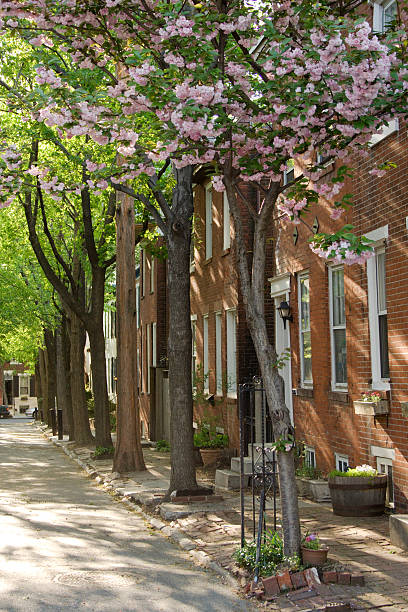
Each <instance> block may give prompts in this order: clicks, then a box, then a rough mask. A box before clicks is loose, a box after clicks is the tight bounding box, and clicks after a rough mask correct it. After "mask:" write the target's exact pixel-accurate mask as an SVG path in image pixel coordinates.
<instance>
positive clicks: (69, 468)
mask: <svg viewBox="0 0 408 612" xmlns="http://www.w3.org/2000/svg"><path fill="white" fill-rule="evenodd" d="M0 466H1V477H0V478H1V480H0V482H1V485H0V612H20V611H25V612H28V611H29V612H37V611H38V612H39V611H41V612H42V611H47V610H50V611H53V612H56V611H59V610H61V611H62V610H64V611H65V610H78V609H79V610H82V609H83V610H94V611H98V612H99V611H101V612H102V611H109V612H127V611H139V610H141V611H142V610H143V611H144V612H145V611H146V612H150V611H152V612H155V611H159V610H163V611H164V610H165V611H166V612H183V611H187V610H188V611H197V612H204V611H220V612H221V611H223V612H224V611H225V610H230V611H233V612H244V611H247V612H249V610H251V609H253V607H252V604H251V603H250V602H247V601H243V600H241V599H240V598H238V597H237V595H236V594H235V593H234V592H232V590H231V589H230V588H229V587H228V586H226V585H225V584H224V582H223V580H222V578H221V577H220V576H219V575H216V574H214V573H213V572H211V571H209V570H207V571H206V570H204V569H201V568H198V567H196V566H195V565H193V564H192V562H191V561H190V559H189V557H188V553H187V552H185V551H183V550H181V549H180V548H179V547H177V546H175V545H174V544H172V543H171V542H170V541H169V540H168V539H166V538H165V537H164V536H163V535H162V533H160V532H158V531H154V530H152V529H151V528H149V525H148V524H147V522H146V520H145V519H144V517H143V515H142V514H141V513H140V512H138V511H137V510H134V509H129V508H128V507H126V506H124V505H123V504H120V503H118V502H117V501H115V500H114V499H113V498H112V497H111V496H110V495H107V493H106V492H105V491H103V490H102V489H101V487H100V486H99V485H98V484H97V483H96V481H94V480H90V479H89V478H86V477H85V474H84V472H83V471H82V470H81V468H80V467H78V465H76V464H74V463H73V462H72V461H70V459H69V458H68V457H67V456H65V455H64V454H63V453H62V452H60V451H59V450H58V449H57V448H55V446H53V445H52V444H51V443H50V442H49V441H48V440H47V439H45V438H44V437H43V436H42V434H41V432H40V431H39V430H38V429H37V428H36V427H33V426H32V425H30V424H29V422H28V421H24V420H18V421H17V420H16V421H12V420H3V421H0Z"/></svg>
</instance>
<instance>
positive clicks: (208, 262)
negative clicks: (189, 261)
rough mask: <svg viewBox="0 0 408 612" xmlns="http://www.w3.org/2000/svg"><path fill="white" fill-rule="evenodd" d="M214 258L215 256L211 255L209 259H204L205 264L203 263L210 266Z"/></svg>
mask: <svg viewBox="0 0 408 612" xmlns="http://www.w3.org/2000/svg"><path fill="white" fill-rule="evenodd" d="M212 259H213V258H212V255H211V257H209V258H208V259H206V260H205V261H204V264H203V265H204V266H208V264H210V263H211V262H212Z"/></svg>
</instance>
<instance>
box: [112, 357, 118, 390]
mask: <svg viewBox="0 0 408 612" xmlns="http://www.w3.org/2000/svg"><path fill="white" fill-rule="evenodd" d="M116 372H117V370H116V357H112V359H111V380H112V393H113V394H115V393H116Z"/></svg>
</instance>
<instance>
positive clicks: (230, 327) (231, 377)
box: [226, 308, 237, 398]
mask: <svg viewBox="0 0 408 612" xmlns="http://www.w3.org/2000/svg"><path fill="white" fill-rule="evenodd" d="M226 323H227V326H226V327H227V397H231V398H236V397H237V339H236V329H237V311H236V309H235V308H230V309H228V310H226Z"/></svg>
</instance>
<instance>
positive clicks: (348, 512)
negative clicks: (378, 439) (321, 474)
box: [329, 465, 387, 516]
mask: <svg viewBox="0 0 408 612" xmlns="http://www.w3.org/2000/svg"><path fill="white" fill-rule="evenodd" d="M329 489H330V496H331V500H332V506H333V512H334V514H339V515H340V516H378V515H380V514H383V512H384V509H385V495H386V492H387V475H386V474H378V472H377V470H375V469H374V468H372V467H371V466H370V465H360V466H358V467H356V468H354V469H351V468H349V469H348V471H347V472H339V471H338V470H333V471H332V472H330V474H329Z"/></svg>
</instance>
